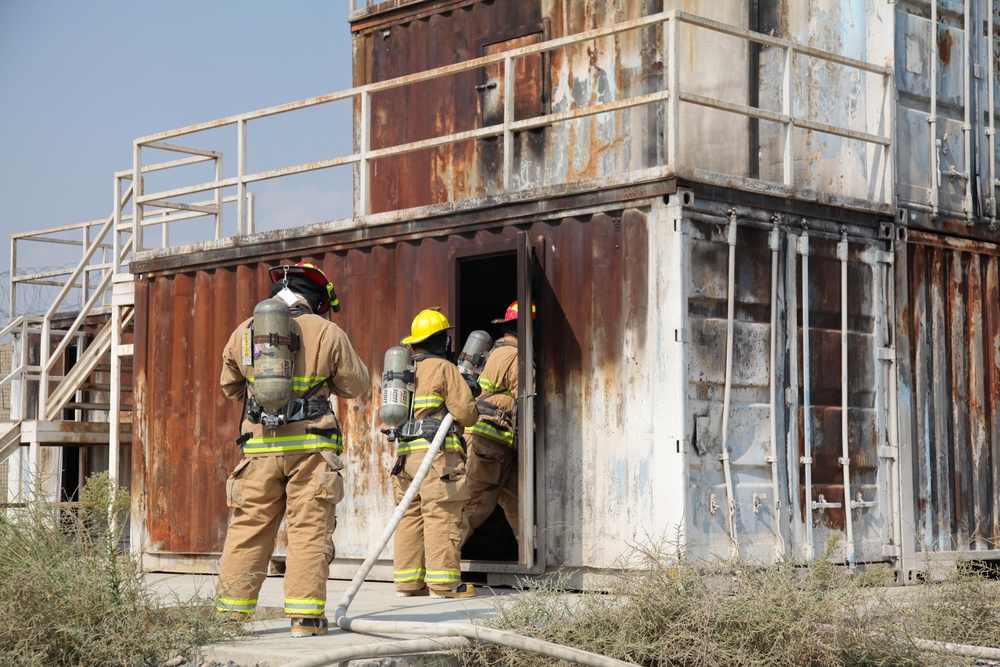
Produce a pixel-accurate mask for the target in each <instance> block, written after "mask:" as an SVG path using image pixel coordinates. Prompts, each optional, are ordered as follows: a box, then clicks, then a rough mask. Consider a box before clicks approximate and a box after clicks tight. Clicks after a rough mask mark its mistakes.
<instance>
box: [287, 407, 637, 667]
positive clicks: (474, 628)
mask: <svg viewBox="0 0 1000 667" xmlns="http://www.w3.org/2000/svg"><path fill="white" fill-rule="evenodd" d="M453 421H454V418H453V417H452V416H451V415H450V414H449V415H446V416H445V418H444V419H443V420H442V421H441V426H440V427H438V430H437V433H436V434H435V435H434V440H433V441H432V442H431V446H430V448H429V449H428V450H427V454H426V455H425V456H424V460H423V461H421V462H420V468H419V469H417V474H416V475H414V477H413V481H412V482H410V486H409V488H408V489H407V490H406V493H405V494H403V498H402V500H400V501H399V505H398V506H396V511H395V512H393V514H392V518H391V519H390V520H389V523H388V524H387V525H386V527H385V530H383V531H382V535H381V536H380V537H379V539H378V542H377V543H376V544H375V545H374V546H373V547H372V548H371V550H370V551H369V552H368V557H367V558H366V559H365V561H364V562H363V563H362V564H361V567H360V569H358V572H357V574H355V575H354V579H352V580H351V583H350V585H348V587H347V590H346V591H344V595H343V596H342V597H341V598H340V602H339V603H338V604H337V610H336V612H335V613H334V619H335V621H336V623H337V625H338V626H339V627H340V628H342V629H344V630H347V631H350V632H360V633H389V634H401V635H430V636H432V637H438V638H439V639H431V638H428V637H425V638H423V639H413V640H400V641H395V642H380V643H374V644H365V645H362V646H351V647H345V648H340V649H337V650H334V651H328V652H326V653H322V654H320V655H317V656H313V657H310V658H305V659H303V660H298V661H296V662H294V663H291V664H289V665H286V667H322V666H323V665H328V664H330V663H334V662H340V661H343V660H350V659H352V658H364V657H379V656H384V655H403V654H413V653H428V652H434V651H442V650H458V649H462V648H466V647H468V646H471V645H472V644H473V643H474V642H488V643H492V644H500V645H502V646H509V647H511V648H516V649H521V650H523V651H529V652H531V653H538V654H541V655H545V656H549V657H552V658H558V659H560V660H566V661H569V662H575V663H577V664H580V665H588V666H590V667H636V665H635V664H634V663H631V662H623V661H621V660H615V659H614V658H609V657H607V656H603V655H598V654H596V653H590V652H589V651H581V650H580V649H575V648H571V647H569V646H562V645H560V644H554V643H552V642H547V641H544V640H541V639H532V638H531V637H525V636H523V635H518V634H515V633H513V632H507V631H505V630H495V629H493V628H487V627H483V626H479V625H471V624H459V623H454V624H453V623H418V622H402V623H401V622H397V621H372V620H365V619H357V618H350V617H348V616H347V608H348V607H349V606H350V605H351V601H352V600H353V599H354V596H355V595H357V594H358V590H359V589H360V588H361V585H362V584H363V583H364V581H365V577H367V576H368V574H369V573H370V572H371V569H372V567H374V566H375V562H376V561H377V560H378V557H379V556H380V555H381V554H382V550H383V549H385V546H386V545H387V544H388V543H389V539H390V538H391V537H392V534H393V533H394V532H395V531H396V526H398V525H399V522H400V521H401V520H402V519H403V513H404V512H406V508H408V507H409V506H410V503H411V502H412V501H413V497H414V496H416V495H417V491H418V490H419V489H420V484H421V483H422V482H423V481H424V478H425V477H427V472H428V471H429V470H430V468H431V463H432V462H433V461H434V457H435V456H436V455H437V452H438V450H440V449H441V445H442V443H444V440H445V437H447V435H448V429H450V428H451V425H452V422H453Z"/></svg>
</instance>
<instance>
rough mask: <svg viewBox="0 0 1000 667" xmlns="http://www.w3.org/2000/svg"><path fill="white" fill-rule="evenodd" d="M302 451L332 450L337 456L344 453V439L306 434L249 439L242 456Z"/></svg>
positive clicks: (335, 435) (338, 435)
mask: <svg viewBox="0 0 1000 667" xmlns="http://www.w3.org/2000/svg"><path fill="white" fill-rule="evenodd" d="M304 449H332V450H334V451H336V452H337V453H338V454H339V453H341V452H343V451H344V439H343V437H341V435H340V434H339V433H336V434H334V436H333V437H332V438H327V437H324V436H322V435H318V434H316V433H306V434H302V435H282V436H273V437H265V438H250V439H249V440H247V442H246V444H245V445H243V453H244V454H270V453H273V452H296V451H301V450H304Z"/></svg>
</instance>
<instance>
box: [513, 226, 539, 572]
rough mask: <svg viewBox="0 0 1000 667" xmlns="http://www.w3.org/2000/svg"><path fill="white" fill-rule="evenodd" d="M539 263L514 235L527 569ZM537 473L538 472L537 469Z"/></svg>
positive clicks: (535, 515) (532, 550) (522, 544)
mask: <svg viewBox="0 0 1000 667" xmlns="http://www.w3.org/2000/svg"><path fill="white" fill-rule="evenodd" d="M538 266H539V259H538V255H537V253H536V251H535V248H534V246H532V244H531V241H530V240H529V239H528V234H527V232H519V233H518V235H517V302H518V305H519V311H520V312H521V313H522V314H524V315H525V316H523V317H518V318H517V340H518V351H517V352H518V356H517V359H518V362H517V363H518V390H517V459H518V462H519V465H518V474H519V475H520V479H518V489H519V493H520V498H519V506H518V515H519V516H520V517H521V521H522V524H521V525H522V529H521V535H520V536H519V540H518V562H519V564H520V565H523V566H524V567H525V568H527V570H528V571H529V572H530V571H534V570H535V569H536V563H537V567H538V569H541V568H542V567H544V563H543V562H542V559H541V558H540V555H539V554H537V553H536V542H537V536H538V531H537V526H538V524H539V522H540V517H542V516H543V513H544V509H543V506H542V504H541V503H536V499H535V477H536V466H535V461H536V460H535V396H536V389H537V388H536V386H535V364H534V359H535V348H534V337H533V336H534V329H535V324H536V323H535V320H534V319H533V318H532V317H530V314H531V304H533V303H534V293H533V292H534V290H533V283H534V279H535V275H536V273H537V267H538ZM539 472H540V471H539Z"/></svg>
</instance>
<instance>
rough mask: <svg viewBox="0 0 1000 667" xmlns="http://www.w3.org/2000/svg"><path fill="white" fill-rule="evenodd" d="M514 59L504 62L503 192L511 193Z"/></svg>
mask: <svg viewBox="0 0 1000 667" xmlns="http://www.w3.org/2000/svg"><path fill="white" fill-rule="evenodd" d="M513 122H514V59H513V58H512V57H510V56H507V57H506V58H504V60H503V191H504V192H510V191H512V190H513V185H514V182H513V181H514V133H513V132H512V131H511V129H510V124H511V123H513Z"/></svg>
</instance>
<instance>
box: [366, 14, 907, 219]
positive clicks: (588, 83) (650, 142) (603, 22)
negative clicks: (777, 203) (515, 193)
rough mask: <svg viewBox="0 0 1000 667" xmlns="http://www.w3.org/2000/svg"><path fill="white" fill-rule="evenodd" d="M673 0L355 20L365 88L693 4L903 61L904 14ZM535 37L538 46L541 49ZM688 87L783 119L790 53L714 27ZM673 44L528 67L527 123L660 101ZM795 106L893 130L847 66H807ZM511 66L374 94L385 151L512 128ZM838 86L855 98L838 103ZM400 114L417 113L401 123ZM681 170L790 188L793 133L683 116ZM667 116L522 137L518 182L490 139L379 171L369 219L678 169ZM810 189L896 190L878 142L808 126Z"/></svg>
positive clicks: (694, 112)
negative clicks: (668, 153) (787, 161)
mask: <svg viewBox="0 0 1000 667" xmlns="http://www.w3.org/2000/svg"><path fill="white" fill-rule="evenodd" d="M829 4H830V3H817V2H808V3H802V4H801V5H798V4H797V5H795V6H794V7H792V8H789V7H787V6H786V3H779V2H764V1H761V2H754V3H751V2H749V1H747V0H741V2H726V3H720V2H711V1H707V0H700V1H686V2H682V1H680V0H662V1H654V0H651V1H649V2H640V1H636V2H618V3H610V4H609V3H606V2H603V1H599V2H595V1H594V0H559V1H557V0H548V1H545V2H543V1H542V0H517V1H514V0H511V1H509V2H505V3H493V2H481V1H472V0H470V1H469V2H460V3H451V2H427V3H416V4H414V5H413V6H412V7H410V8H409V9H407V8H406V7H403V8H402V9H400V10H397V11H395V12H390V13H388V14H384V15H380V14H375V15H373V16H370V17H368V18H367V19H364V20H358V21H356V22H355V23H353V24H352V30H353V31H354V32H355V33H356V35H357V36H358V40H357V42H356V46H355V54H356V60H355V75H354V76H355V83H356V84H359V85H360V84H366V83H372V82H378V81H384V80H386V79H390V78H393V77H397V76H402V75H405V74H411V73H414V72H419V71H423V70H427V69H431V68H434V67H439V66H443V65H449V64H453V63H456V62H461V61H464V60H469V59H472V58H476V57H479V56H482V55H486V54H490V53H496V52H499V51H504V50H508V49H510V48H516V47H518V46H524V45H526V44H529V43H535V42H534V41H533V39H535V38H537V39H556V38H559V37H563V36H566V35H571V34H575V33H579V32H582V31H585V30H590V29H594V28H599V27H605V26H610V25H613V24H615V23H619V22H623V21H627V20H630V19H635V18H639V17H643V16H647V15H650V14H655V13H657V12H661V11H665V10H669V9H680V10H682V11H686V12H690V13H692V14H696V15H699V16H703V17H706V18H709V19H712V20H715V21H719V22H721V23H724V24H727V25H731V26H736V27H738V28H751V29H756V30H759V31H761V32H764V33H768V34H773V35H777V36H780V37H789V38H792V39H796V40H797V41H800V42H802V43H804V44H808V45H809V46H813V47H816V48H821V49H825V50H829V51H831V52H833V53H836V54H841V55H845V56H848V57H852V58H857V59H860V60H865V61H868V62H872V63H877V64H883V63H885V64H888V63H890V62H891V61H892V51H891V49H892V39H891V25H892V20H891V18H892V12H891V10H890V9H886V8H885V7H884V6H883V5H879V4H877V3H876V4H874V5H873V4H870V3H869V4H861V5H854V6H853V8H852V9H851V8H844V7H843V6H842V4H840V3H833V6H832V7H828V6H827V5H829ZM529 38H532V39H529ZM681 42H682V43H681V48H680V63H679V67H680V74H679V76H680V80H681V88H682V90H683V91H684V92H686V93H691V94H695V95H704V96H707V97H711V98H717V99H719V100H722V101H723V102H725V103H731V104H736V105H747V106H756V107H760V108H763V109H766V110H768V111H770V112H773V113H777V114H781V113H785V112H786V107H785V104H784V95H783V93H782V86H783V82H784V80H785V69H786V59H785V55H784V50H783V49H779V48H775V47H770V46H768V47H763V46H760V45H751V44H750V43H748V42H746V41H744V40H743V39H740V38H738V37H734V36H732V35H725V34H721V33H718V32H714V31H711V30H707V29H705V28H696V27H694V26H690V25H686V26H684V27H683V28H682V30H681ZM665 63H666V55H665V37H664V35H663V30H662V29H661V28H660V27H658V26H652V27H648V28H644V29H642V30H633V31H629V32H625V33H622V34H619V35H615V36H613V37H607V38H601V39H598V40H594V41H593V42H585V43H581V44H577V45H574V46H571V47H568V48H561V49H557V50H554V51H552V52H549V53H546V54H543V55H542V56H535V57H533V58H531V59H526V60H524V61H519V62H518V71H517V78H516V84H515V86H516V90H517V100H518V101H517V107H518V108H517V114H516V117H517V118H518V119H521V118H525V117H532V116H538V115H542V114H544V113H557V112H563V111H570V110H574V109H579V108H584V107H588V106H594V105H596V104H600V103H608V102H613V101H616V100H622V99H627V98H630V97H634V96H638V95H643V94H648V93H653V92H658V91H662V90H664V89H665V87H666V83H665V76H666V73H665ZM791 67H792V68H794V72H793V74H792V81H794V82H795V83H794V85H793V86H792V88H791V90H790V100H789V102H788V107H787V110H788V111H791V112H793V113H796V114H806V113H809V114H811V117H813V118H814V119H815V120H817V121H819V122H823V123H828V124H835V125H843V126H845V127H850V128H851V129H853V130H856V131H860V132H869V133H888V132H889V131H890V128H889V127H887V124H888V122H889V121H888V119H889V112H888V109H889V107H888V103H887V99H888V97H889V96H887V94H886V88H885V81H884V80H883V78H882V77H881V76H877V75H872V74H868V75H865V74H861V73H860V72H859V71H857V70H854V69H852V68H849V67H842V66H839V65H834V64H832V63H830V62H827V61H823V60H819V59H815V58H810V57H806V56H803V55H801V54H800V55H798V56H797V57H795V58H794V59H792V62H791ZM501 70H502V68H501V67H499V66H493V67H490V68H484V70H483V71H482V72H477V71H468V72H464V73H460V74H456V75H452V76H449V77H445V78H441V79H437V80H432V81H426V82H421V83H418V84H414V85H411V86H407V87H404V88H397V89H392V90H389V91H384V92H379V93H376V94H374V95H373V96H372V108H373V113H372V118H373V125H372V128H371V136H372V148H373V149H378V148H382V147H386V146H392V145H398V144H401V143H405V142H409V141H417V140H422V139H428V138H431V137H437V136H442V135H444V134H448V133H451V132H460V131H466V130H471V129H474V128H478V127H485V126H488V125H492V124H495V123H498V122H500V121H502V115H501V116H499V117H498V116H497V114H496V113H495V110H496V109H497V108H498V107H502V104H501V103H500V102H501V101H502V94H503V77H502V72H501ZM829 90H840V91H843V92H844V94H843V95H829V94H827V91H829ZM400 109H408V110H419V113H399V110H400ZM680 126H681V127H682V128H683V131H682V132H680V134H679V136H680V143H681V145H680V147H679V151H678V158H677V161H676V162H677V164H683V165H685V166H687V167H691V168H700V169H706V170H709V171H713V172H717V173H720V174H726V175H732V176H737V177H753V178H760V179H762V180H765V181H771V182H777V183H781V182H783V180H784V176H783V169H784V166H783V161H784V155H785V147H784V146H785V141H786V136H787V133H786V129H785V127H784V126H783V125H781V124H779V123H774V122H768V121H757V120H750V119H748V118H747V117H744V116H739V115H736V114H733V113H731V112H728V111H723V110H719V109H713V108H707V107H705V106H700V105H695V104H686V103H685V104H682V105H681V106H680ZM664 134H665V130H664V117H663V111H662V109H661V108H660V107H659V106H658V105H646V106H641V107H635V108H631V109H626V110H623V111H615V112H609V113H604V114H600V115H596V116H590V117H587V118H582V119H576V120H570V121H565V122H556V123H553V124H551V125H548V126H546V127H542V128H538V129H534V130H531V131H528V132H520V133H516V135H515V144H514V151H515V155H514V160H515V165H516V168H515V170H514V178H515V179H516V182H515V183H511V184H503V183H502V173H501V172H502V164H503V155H502V145H501V144H502V142H501V141H500V140H499V139H496V138H492V139H479V140H472V141H466V142H461V143H458V144H453V145H449V146H445V147H440V148H433V149H426V150H423V151H418V152H414V153H409V154H406V155H403V156H399V157H386V158H381V159H378V160H375V161H374V163H373V164H372V166H371V167H370V168H371V173H372V177H373V178H372V182H373V186H372V193H373V196H372V198H371V202H372V211H373V212H380V211H388V210H396V209H401V208H407V207H410V206H418V205H424V204H432V203H439V202H445V201H452V200H456V199H463V198H470V197H481V196H485V195H489V194H495V193H497V192H500V191H502V190H504V189H508V190H509V189H515V188H517V189H526V188H531V187H542V186H546V185H550V184H558V183H567V182H574V181H578V180H583V179H588V178H600V177H607V176H611V175H615V174H619V173H622V172H626V171H630V170H640V169H644V168H649V167H653V166H657V165H662V164H665V162H666V159H665V156H664V147H663V141H664ZM792 141H793V142H794V146H795V148H794V151H793V154H794V167H793V169H794V171H795V174H796V183H797V184H798V187H801V188H803V189H805V190H816V191H822V192H826V193H831V194H835V195H843V196H850V197H855V198H860V199H864V200H874V201H885V200H886V199H887V198H888V189H889V187H890V185H889V181H888V179H887V169H888V164H887V163H888V161H887V160H886V157H885V155H884V154H883V150H882V148H881V147H876V146H872V145H871V144H865V143H863V142H859V141H853V140H847V139H843V138H841V137H837V136H834V135H831V134H827V133H822V132H814V131H808V130H797V131H795V132H794V133H793V134H792Z"/></svg>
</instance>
